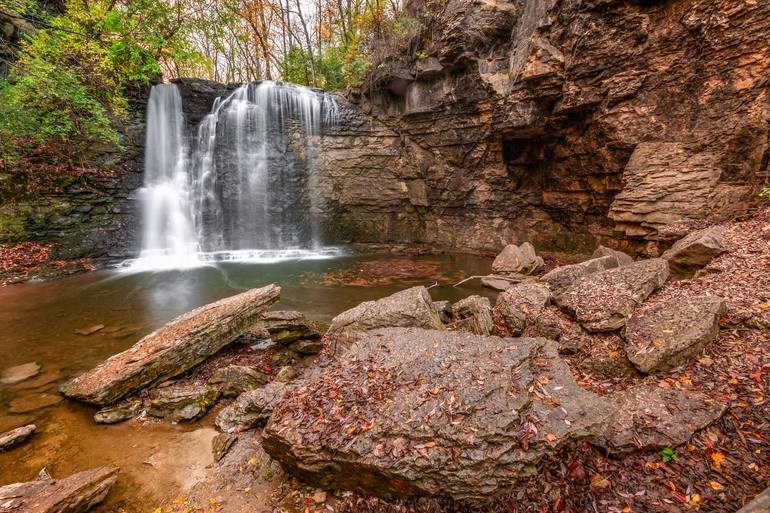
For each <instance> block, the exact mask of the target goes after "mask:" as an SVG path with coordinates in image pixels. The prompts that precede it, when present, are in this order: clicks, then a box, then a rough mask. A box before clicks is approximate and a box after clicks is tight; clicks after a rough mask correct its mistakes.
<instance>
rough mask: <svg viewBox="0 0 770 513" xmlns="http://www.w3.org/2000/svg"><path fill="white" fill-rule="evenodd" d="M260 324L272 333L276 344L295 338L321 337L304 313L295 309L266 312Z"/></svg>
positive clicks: (290, 341) (288, 341) (287, 342)
mask: <svg viewBox="0 0 770 513" xmlns="http://www.w3.org/2000/svg"><path fill="white" fill-rule="evenodd" d="M258 326H260V327H263V328H264V329H266V330H267V332H268V333H270V338H272V339H273V342H275V343H276V344H283V345H288V344H291V343H292V342H294V341H295V340H300V339H305V338H321V334H320V333H319V332H318V330H316V328H315V326H314V325H313V323H312V322H311V321H309V320H308V319H307V318H306V317H305V316H304V315H303V314H301V313H300V312H295V311H288V310H276V311H272V312H266V313H265V314H264V315H263V316H262V319H261V320H260V321H259V323H258Z"/></svg>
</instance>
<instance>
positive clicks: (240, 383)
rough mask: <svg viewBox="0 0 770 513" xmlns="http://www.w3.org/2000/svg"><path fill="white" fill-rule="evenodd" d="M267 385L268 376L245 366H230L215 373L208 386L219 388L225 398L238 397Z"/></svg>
mask: <svg viewBox="0 0 770 513" xmlns="http://www.w3.org/2000/svg"><path fill="white" fill-rule="evenodd" d="M265 383H267V375H266V374H265V373H264V372H262V371H260V370H258V369H252V368H251V367H246V366H243V365H228V366H227V367H222V368H219V369H217V370H215V371H214V374H212V376H211V377H210V378H209V380H208V384H209V385H212V386H216V387H217V388H219V390H220V392H221V393H222V395H223V396H224V397H238V396H239V395H240V394H242V393H243V392H245V391H247V390H253V389H255V388H258V387H261V386H262V385H264V384H265Z"/></svg>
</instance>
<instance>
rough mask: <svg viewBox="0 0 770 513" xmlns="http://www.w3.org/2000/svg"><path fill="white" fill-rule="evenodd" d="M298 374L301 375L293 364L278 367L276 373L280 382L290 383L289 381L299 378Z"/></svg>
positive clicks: (276, 377)
mask: <svg viewBox="0 0 770 513" xmlns="http://www.w3.org/2000/svg"><path fill="white" fill-rule="evenodd" d="M297 376H299V373H298V372H297V369H295V368H294V367H292V366H291V365H284V366H283V367H281V368H280V369H278V372H277V373H276V374H275V380H276V381H278V382H280V383H288V382H289V381H292V380H295V379H297Z"/></svg>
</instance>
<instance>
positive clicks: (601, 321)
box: [555, 257, 668, 331]
mask: <svg viewBox="0 0 770 513" xmlns="http://www.w3.org/2000/svg"><path fill="white" fill-rule="evenodd" d="M605 258H606V257H605ZM667 279H668V263H667V262H666V260H663V259H661V258H653V259H650V260H640V261H638V262H634V263H633V264H630V265H625V266H623V267H617V268H615V269H610V270H608V271H602V272H598V273H595V274H591V275H589V276H586V277H583V278H580V279H578V280H577V281H576V282H575V283H574V284H573V285H572V286H570V287H569V288H567V289H566V290H565V291H564V292H563V293H561V294H558V295H556V296H555V300H556V304H557V305H558V306H559V307H560V308H561V309H562V310H565V311H566V312H568V313H569V314H570V315H572V316H573V317H574V318H575V319H576V320H577V321H578V322H579V323H580V324H582V325H583V327H584V328H585V329H586V330H588V331H614V330H617V329H620V328H622V327H623V325H625V323H626V320H627V319H628V317H629V316H630V315H631V313H632V312H633V311H634V310H635V309H636V308H637V307H638V306H639V305H641V304H642V302H643V301H644V300H645V299H647V297H648V296H649V295H650V294H651V293H652V292H654V291H655V290H657V289H659V288H660V287H662V286H663V284H664V283H665V282H666V280H667Z"/></svg>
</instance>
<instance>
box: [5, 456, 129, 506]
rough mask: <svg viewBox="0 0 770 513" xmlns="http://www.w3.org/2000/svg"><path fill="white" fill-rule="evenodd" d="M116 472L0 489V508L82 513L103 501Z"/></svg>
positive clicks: (101, 469)
mask: <svg viewBox="0 0 770 513" xmlns="http://www.w3.org/2000/svg"><path fill="white" fill-rule="evenodd" d="M117 478H118V469H117V468H114V467H98V468H94V469H91V470H86V471H84V472H79V473H77V474H73V475H71V476H69V477H66V478H63V479H40V480H37V481H29V482H26V483H14V484H10V485H6V486H3V487H0V507H2V508H4V510H5V508H7V511H13V512H14V513H15V512H18V513H85V512H86V511H88V510H89V509H91V508H92V507H94V506H96V505H97V504H99V503H100V502H102V501H103V500H104V498H105V497H106V496H107V493H108V492H109V491H110V488H112V485H113V484H115V480H116V479H117Z"/></svg>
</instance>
